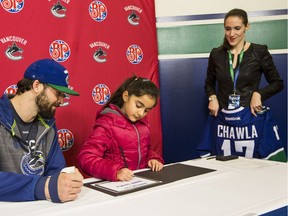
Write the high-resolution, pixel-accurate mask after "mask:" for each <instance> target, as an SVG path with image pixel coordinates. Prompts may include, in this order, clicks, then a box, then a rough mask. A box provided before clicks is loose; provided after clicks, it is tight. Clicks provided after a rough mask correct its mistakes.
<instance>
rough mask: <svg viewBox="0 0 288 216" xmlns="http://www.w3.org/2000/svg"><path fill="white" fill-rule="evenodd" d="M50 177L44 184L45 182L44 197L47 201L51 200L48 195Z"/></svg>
mask: <svg viewBox="0 0 288 216" xmlns="http://www.w3.org/2000/svg"><path fill="white" fill-rule="evenodd" d="M50 178H51V177H50V176H48V178H47V180H46V182H45V197H46V199H47V200H51V197H50V193H49V181H50Z"/></svg>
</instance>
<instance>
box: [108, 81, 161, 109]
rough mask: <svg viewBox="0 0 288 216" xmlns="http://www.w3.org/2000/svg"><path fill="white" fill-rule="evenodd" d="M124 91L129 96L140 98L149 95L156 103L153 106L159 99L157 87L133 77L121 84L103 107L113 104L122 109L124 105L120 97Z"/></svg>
mask: <svg viewBox="0 0 288 216" xmlns="http://www.w3.org/2000/svg"><path fill="white" fill-rule="evenodd" d="M124 91H127V92H128V94H129V96H131V95H135V96H137V97H140V96H143V95H149V96H151V97H152V98H155V101H156V102H155V105H154V106H156V105H157V98H158V97H159V89H158V88H157V86H156V85H155V84H154V83H153V82H151V81H150V80H149V79H146V78H143V77H137V76H135V75H134V76H132V77H130V78H128V79H127V80H126V81H124V82H123V83H122V85H121V86H120V87H119V88H118V89H117V90H116V91H115V92H114V93H113V94H112V96H111V98H110V99H109V101H108V102H107V103H106V104H105V106H104V107H108V106H109V104H114V105H116V106H118V107H119V108H122V106H123V104H124V101H123V96H122V95H123V92H124Z"/></svg>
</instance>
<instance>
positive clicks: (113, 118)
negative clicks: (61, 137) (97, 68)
mask: <svg viewBox="0 0 288 216" xmlns="http://www.w3.org/2000/svg"><path fill="white" fill-rule="evenodd" d="M150 159H156V160H158V161H160V162H162V163H163V164H164V161H163V159H162V157H161V156H160V155H157V154H156V152H154V151H153V150H152V149H150V131H149V125H148V122H147V119H146V118H143V119H141V120H139V121H137V122H134V123H132V122H130V121H129V120H128V118H127V117H126V116H125V115H124V114H123V113H122V112H121V110H120V109H119V108H118V107H117V106H115V105H112V104H111V105H110V106H109V108H106V109H104V110H101V111H99V112H98V113H97V115H96V121H95V125H94V127H93V131H92V133H91V134H90V136H89V138H88V140H87V141H86V142H85V143H84V144H83V145H82V146H81V150H80V153H79V155H78V156H77V160H78V162H79V165H80V168H81V169H82V170H83V171H84V172H85V173H87V174H88V175H90V176H94V177H96V178H101V179H105V180H109V181H117V178H116V176H117V172H118V170H120V169H121V168H124V167H125V166H127V168H129V169H130V170H136V169H142V168H146V167H147V163H148V161H149V160H150Z"/></svg>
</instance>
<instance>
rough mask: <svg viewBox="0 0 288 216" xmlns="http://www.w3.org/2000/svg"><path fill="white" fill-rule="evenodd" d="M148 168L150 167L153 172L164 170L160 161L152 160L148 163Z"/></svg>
mask: <svg viewBox="0 0 288 216" xmlns="http://www.w3.org/2000/svg"><path fill="white" fill-rule="evenodd" d="M148 167H150V168H151V170H152V171H160V170H162V169H163V164H162V163H161V162H159V161H158V160H155V159H151V160H149V161H148Z"/></svg>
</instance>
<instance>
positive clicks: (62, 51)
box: [49, 40, 71, 62]
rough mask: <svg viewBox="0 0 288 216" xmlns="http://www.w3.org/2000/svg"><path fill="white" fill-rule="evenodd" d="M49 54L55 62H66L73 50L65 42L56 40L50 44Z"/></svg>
mask: <svg viewBox="0 0 288 216" xmlns="http://www.w3.org/2000/svg"><path fill="white" fill-rule="evenodd" d="M49 53H50V56H51V58H53V59H54V60H55V61H57V62H64V61H66V60H67V59H68V58H69V57H70V55H71V50H70V47H69V45H68V44H67V43H66V42H65V41H63V40H55V41H53V42H52V43H51V44H50V47H49Z"/></svg>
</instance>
